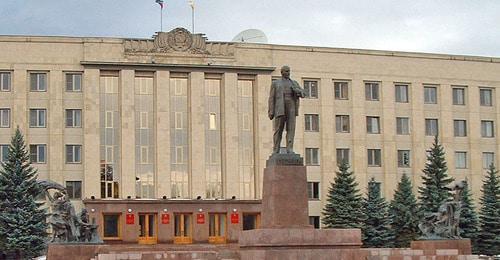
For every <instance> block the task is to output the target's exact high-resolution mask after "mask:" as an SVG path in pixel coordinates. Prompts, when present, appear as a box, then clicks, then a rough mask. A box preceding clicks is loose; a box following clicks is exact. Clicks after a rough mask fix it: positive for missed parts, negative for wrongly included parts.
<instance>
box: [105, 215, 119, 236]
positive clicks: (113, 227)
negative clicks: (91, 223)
mask: <svg viewBox="0 0 500 260" xmlns="http://www.w3.org/2000/svg"><path fill="white" fill-rule="evenodd" d="M102 220H103V221H102V224H103V227H102V231H103V232H102V236H103V238H104V239H107V238H115V239H118V238H120V214H119V213H104V214H103V216H102Z"/></svg>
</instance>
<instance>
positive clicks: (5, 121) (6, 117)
mask: <svg viewBox="0 0 500 260" xmlns="http://www.w3.org/2000/svg"><path fill="white" fill-rule="evenodd" d="M8 127H10V108H0V128H8Z"/></svg>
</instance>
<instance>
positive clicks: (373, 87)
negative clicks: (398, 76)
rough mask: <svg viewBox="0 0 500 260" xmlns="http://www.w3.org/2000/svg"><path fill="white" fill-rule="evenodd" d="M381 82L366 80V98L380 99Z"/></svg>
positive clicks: (371, 99)
mask: <svg viewBox="0 0 500 260" xmlns="http://www.w3.org/2000/svg"><path fill="white" fill-rule="evenodd" d="M379 87H380V83H379V82H365V98H366V100H370V101H377V100H379V99H380V95H379Z"/></svg>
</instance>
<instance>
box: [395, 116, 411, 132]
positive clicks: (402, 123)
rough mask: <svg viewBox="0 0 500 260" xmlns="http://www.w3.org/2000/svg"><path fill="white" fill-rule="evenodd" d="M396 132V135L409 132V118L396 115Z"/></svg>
mask: <svg viewBox="0 0 500 260" xmlns="http://www.w3.org/2000/svg"><path fill="white" fill-rule="evenodd" d="M396 133H397V134H398V135H409V134H410V119H409V118H408V117H396Z"/></svg>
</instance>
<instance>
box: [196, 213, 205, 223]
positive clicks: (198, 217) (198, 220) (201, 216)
mask: <svg viewBox="0 0 500 260" xmlns="http://www.w3.org/2000/svg"><path fill="white" fill-rule="evenodd" d="M196 223H197V224H205V214H203V213H198V214H196Z"/></svg>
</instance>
